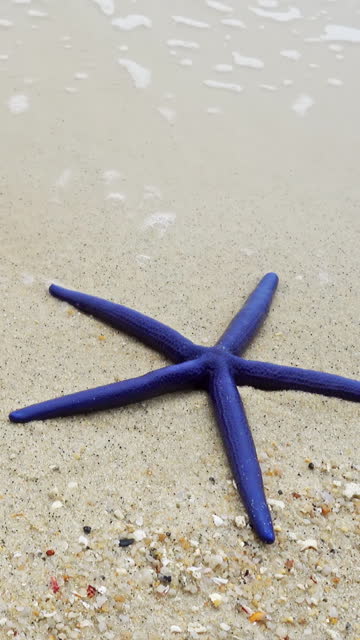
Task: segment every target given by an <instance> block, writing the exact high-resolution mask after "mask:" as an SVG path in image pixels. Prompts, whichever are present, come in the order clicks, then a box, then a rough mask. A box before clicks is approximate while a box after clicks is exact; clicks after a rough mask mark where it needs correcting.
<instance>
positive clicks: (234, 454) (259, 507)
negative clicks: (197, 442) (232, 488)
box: [209, 367, 275, 543]
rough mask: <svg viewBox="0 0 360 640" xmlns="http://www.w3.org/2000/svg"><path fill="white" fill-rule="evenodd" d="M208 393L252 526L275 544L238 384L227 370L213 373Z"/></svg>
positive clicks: (258, 533) (262, 538) (258, 466)
mask: <svg viewBox="0 0 360 640" xmlns="http://www.w3.org/2000/svg"><path fill="white" fill-rule="evenodd" d="M209 393H210V396H211V398H212V400H213V403H214V407H215V413H216V416H217V420H218V424H219V428H220V431H221V435H222V438H223V442H224V445H225V449H226V452H227V455H228V458H229V462H230V464H231V467H232V471H233V474H234V478H235V482H236V485H237V487H238V490H239V493H240V495H241V498H242V500H243V503H244V506H245V508H246V511H247V513H248V515H249V518H250V522H251V524H252V526H253V527H254V529H255V531H256V533H257V535H258V536H259V537H260V538H261V540H263V541H264V542H267V543H272V542H274V540H275V534H274V529H273V525H272V521H271V515H270V511H269V507H268V505H267V502H266V498H265V493H264V486H263V481H262V476H261V470H260V465H259V462H258V459H257V455H256V450H255V445H254V441H253V438H252V435H251V431H250V427H249V425H248V422H247V419H246V415H245V410H244V407H243V404H242V401H241V398H240V395H239V393H238V390H237V388H236V385H235V381H234V379H233V377H232V375H231V374H230V372H229V370H228V369H227V367H224V368H222V369H217V370H216V371H215V372H214V373H213V375H212V376H211V379H210V383H209Z"/></svg>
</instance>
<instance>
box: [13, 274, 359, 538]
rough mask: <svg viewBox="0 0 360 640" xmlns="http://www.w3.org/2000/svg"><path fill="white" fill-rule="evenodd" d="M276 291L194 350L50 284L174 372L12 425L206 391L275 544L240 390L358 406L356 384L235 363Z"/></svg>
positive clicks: (84, 395) (82, 397)
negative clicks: (300, 394)
mask: <svg viewBox="0 0 360 640" xmlns="http://www.w3.org/2000/svg"><path fill="white" fill-rule="evenodd" d="M277 284H278V277H277V275H276V274H275V273H268V274H267V275H265V276H264V277H263V278H262V280H261V281H260V283H259V284H258V286H257V287H256V289H255V290H254V291H253V293H252V294H251V295H250V297H249V298H248V300H247V301H246V303H245V305H244V307H243V308H242V309H241V310H240V311H239V313H238V314H237V315H236V316H235V317H234V319H233V321H232V322H231V324H230V325H229V327H228V328H227V330H226V331H225V333H224V334H223V335H222V337H221V338H220V340H219V341H218V342H217V343H216V345H215V346H214V347H202V346H198V345H196V344H194V343H193V342H191V341H190V340H188V339H187V338H184V337H183V336H182V335H181V334H180V333H178V332H177V331H174V330H173V329H170V327H167V326H166V325H164V324H162V323H160V322H158V321H157V320H153V319H152V318H148V317H147V316H144V315H143V314H141V313H139V312H137V311H133V310H132V309H128V308H127V307H124V306H122V305H118V304H114V303H113V302H108V301H107V300H103V299H101V298H95V297H94V296H89V295H86V294H84V293H78V292H76V291H70V290H68V289H63V288H62V287H59V286H57V285H54V284H52V285H51V287H50V293H52V295H53V296H55V297H57V298H60V300H65V301H66V302H69V303H70V304H72V305H74V306H75V307H77V308H78V309H80V310H81V311H84V312H85V313H89V314H92V315H93V316H95V317H97V318H100V319H101V320H104V321H105V322H107V323H108V324H110V325H112V326H113V327H116V328H117V329H121V330H122V331H126V332H127V333H129V334H131V335H133V336H135V337H136V338H139V339H140V340H142V341H143V342H144V343H146V344H148V345H149V346H150V347H153V348H155V349H158V350H159V351H161V352H162V353H163V354H164V355H165V356H166V357H167V358H169V359H170V360H173V361H174V362H175V363H176V364H175V365H172V366H168V367H164V368H162V369H158V370H156V371H152V372H150V373H147V374H146V375H144V376H140V377H138V378H133V379H131V380H124V381H122V382H116V383H114V384H109V385H106V386H103V387H97V388H95V389H90V390H88V391H80V392H78V393H73V394H70V395H67V396H63V397H61V398H56V399H54V400H47V401H46V402H40V403H39V404H35V405H32V406H30V407H26V408H25V409H19V410H18V411H14V412H13V413H11V414H10V416H9V417H10V420H12V421H13V422H29V421H30V420H46V419H47V418H55V417H58V416H69V415H73V414H77V413H83V412H87V411H96V410H99V409H109V408H114V407H121V406H124V405H127V404H130V403H133V402H141V401H142V400H146V399H147V398H153V397H154V396H159V395H161V394H163V393H169V392H171V391H178V390H180V389H181V390H185V389H192V388H194V387H195V388H197V389H205V390H206V391H208V392H209V394H210V396H211V399H212V401H213V404H214V409H215V414H216V416H217V419H218V423H219V428H220V431H221V435H222V438H223V441H224V445H225V449H226V451H227V455H228V458H229V461H230V465H231V468H232V471H233V474H234V478H235V482H236V484H237V487H238V490H239V493H240V495H241V497H242V500H243V503H244V506H245V508H246V510H247V513H248V516H249V520H250V524H251V525H252V527H253V528H254V530H255V531H256V533H257V535H258V536H259V537H260V538H261V540H263V541H264V542H267V543H272V542H274V540H275V534H274V529H273V524H272V521H271V515H270V511H269V508H268V505H267V503H266V498H265V493H264V487H263V482H262V477H261V471H260V466H259V462H258V459H257V456H256V450H255V445H254V441H253V439H252V436H251V432H250V428H249V425H248V422H247V419H246V415H245V411H244V407H243V404H242V401H241V398H240V395H239V393H238V390H237V386H243V385H250V386H252V387H256V388H258V389H263V390H266V391H277V390H283V389H297V390H300V391H308V392H311V393H320V394H323V395H328V396H335V397H338V398H343V399H345V400H354V401H355V400H356V401H360V382H358V381H356V380H350V379H348V378H343V377H340V376H336V375H333V374H329V373H320V372H318V371H310V370H307V369H299V368H295V367H285V366H281V365H277V364H270V363H267V362H254V361H251V360H245V359H244V358H240V357H239V356H237V355H236V354H237V353H239V352H242V351H244V349H245V347H246V346H247V345H248V344H249V342H250V341H251V339H252V338H253V336H254V334H255V333H256V331H257V329H258V328H259V326H260V325H261V323H262V321H263V319H264V317H265V315H266V314H267V312H268V310H269V306H270V303H271V300H272V297H273V295H274V293H275V290H276V287H277Z"/></svg>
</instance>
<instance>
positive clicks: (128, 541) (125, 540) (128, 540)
mask: <svg viewBox="0 0 360 640" xmlns="http://www.w3.org/2000/svg"><path fill="white" fill-rule="evenodd" d="M134 542H135V540H134V538H120V540H119V547H129V546H130V545H131V544H133V543H134Z"/></svg>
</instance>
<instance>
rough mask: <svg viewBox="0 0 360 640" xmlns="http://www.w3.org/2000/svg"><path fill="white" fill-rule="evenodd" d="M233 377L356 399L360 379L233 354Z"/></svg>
mask: <svg viewBox="0 0 360 640" xmlns="http://www.w3.org/2000/svg"><path fill="white" fill-rule="evenodd" d="M236 360H237V361H238V363H237V365H236V374H235V377H236V381H237V383H238V384H241V385H250V386H252V387H257V388H258V389H263V390H265V391H281V390H284V389H294V390H298V391H307V392H309V393H319V394H322V395H324V396H333V397H335V398H343V400H353V401H355V402H360V381H358V380H352V379H350V378H343V377H342V376H337V375H334V374H333V373H322V372H321V371H313V370H311V369H300V368H297V367H285V366H282V365H278V364H271V363H269V362H254V361H251V360H243V359H242V358H237V359H236Z"/></svg>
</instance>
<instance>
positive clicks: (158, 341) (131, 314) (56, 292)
mask: <svg viewBox="0 0 360 640" xmlns="http://www.w3.org/2000/svg"><path fill="white" fill-rule="evenodd" d="M49 291H50V293H51V294H52V295H53V296H55V297H56V298H59V299H60V300H65V301H66V302H69V303H70V304H72V305H73V306H74V307H76V308H77V309H80V311H84V312H85V313H89V314H91V315H93V316H95V317H96V318H100V320H103V321H105V322H107V323H108V324H110V325H111V326H113V327H115V328H116V329H121V331H125V332H126V333H128V334H130V335H132V336H135V337H136V338H138V339H139V340H141V341H142V342H144V343H146V344H148V345H149V346H150V347H152V348H154V349H157V350H158V351H161V352H162V353H163V354H165V356H167V357H168V358H170V360H173V361H174V362H182V361H184V360H189V359H191V358H194V357H196V356H197V355H198V351H199V348H198V347H197V346H196V345H195V344H194V343H193V342H191V340H188V339H187V338H184V336H182V335H181V334H180V333H178V332H177V331H175V330H174V329H171V328H170V327H168V326H166V325H165V324H162V323H161V322H158V321H157V320H153V319H152V318H149V317H148V316H145V315H144V314H142V313H139V312H138V311H134V310H133V309H129V308H128V307H125V306H123V305H121V304H115V303H114V302H109V301H108V300H104V299H102V298H97V297H95V296H90V295H87V294H86V293H80V292H78V291H71V290H69V289H64V288H63V287H60V286H58V285H56V284H52V285H51V286H50V289H49Z"/></svg>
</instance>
